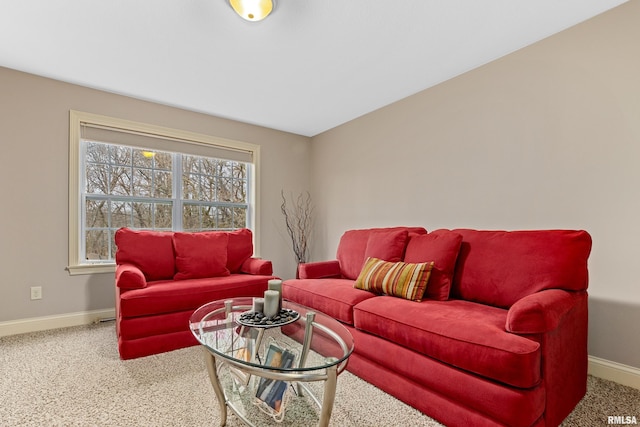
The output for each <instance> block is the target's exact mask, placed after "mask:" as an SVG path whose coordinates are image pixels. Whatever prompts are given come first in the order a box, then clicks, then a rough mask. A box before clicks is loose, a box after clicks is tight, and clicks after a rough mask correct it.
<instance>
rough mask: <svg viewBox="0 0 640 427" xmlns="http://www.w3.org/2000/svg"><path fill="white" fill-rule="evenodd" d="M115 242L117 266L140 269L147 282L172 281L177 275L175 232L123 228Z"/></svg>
mask: <svg viewBox="0 0 640 427" xmlns="http://www.w3.org/2000/svg"><path fill="white" fill-rule="evenodd" d="M115 242H116V245H117V246H118V250H117V251H116V264H132V265H134V266H136V267H138V268H139V269H140V270H142V273H143V274H144V276H145V278H146V279H147V281H152V280H164V279H171V278H173V275H174V274H175V273H176V266H175V260H174V254H173V232H170V231H148V230H131V229H129V228H121V229H119V230H117V231H116V234H115Z"/></svg>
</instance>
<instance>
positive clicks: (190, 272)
mask: <svg viewBox="0 0 640 427" xmlns="http://www.w3.org/2000/svg"><path fill="white" fill-rule="evenodd" d="M228 240H229V236H228V235H227V233H226V232H215V231H213V232H202V233H178V232H176V233H174V234H173V246H174V248H175V251H176V267H177V269H178V272H177V273H176V275H175V276H174V279H175V280H185V279H200V278H203V277H220V276H228V275H229V270H228V269H227V242H228Z"/></svg>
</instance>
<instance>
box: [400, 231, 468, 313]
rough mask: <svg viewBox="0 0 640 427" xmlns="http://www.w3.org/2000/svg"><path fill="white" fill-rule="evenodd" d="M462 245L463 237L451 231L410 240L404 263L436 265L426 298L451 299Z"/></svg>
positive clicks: (433, 232)
mask: <svg viewBox="0 0 640 427" xmlns="http://www.w3.org/2000/svg"><path fill="white" fill-rule="evenodd" d="M461 243H462V236H461V235H460V234H458V233H454V232H452V231H449V230H435V231H432V232H430V233H429V234H423V235H416V236H412V237H411V238H410V239H409V243H407V249H406V251H405V255H404V262H410V263H419V262H428V261H433V262H434V263H435V264H434V266H433V269H432V270H431V277H430V278H429V285H428V286H427V290H426V292H425V294H424V296H425V298H431V299H435V300H439V301H445V300H447V299H449V293H450V291H451V282H452V281H453V273H454V270H455V267H456V259H458V253H459V252H460V244H461Z"/></svg>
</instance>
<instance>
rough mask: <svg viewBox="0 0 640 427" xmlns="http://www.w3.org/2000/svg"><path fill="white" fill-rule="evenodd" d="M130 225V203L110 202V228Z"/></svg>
mask: <svg viewBox="0 0 640 427" xmlns="http://www.w3.org/2000/svg"><path fill="white" fill-rule="evenodd" d="M120 227H131V203H128V202H111V228H115V229H118V228H120Z"/></svg>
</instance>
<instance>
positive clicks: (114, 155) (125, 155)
mask: <svg viewBox="0 0 640 427" xmlns="http://www.w3.org/2000/svg"><path fill="white" fill-rule="evenodd" d="M103 145H105V146H107V147H109V148H110V153H111V162H113V163H114V164H116V165H124V166H131V152H132V149H131V147H124V146H119V145H107V144H103Z"/></svg>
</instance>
